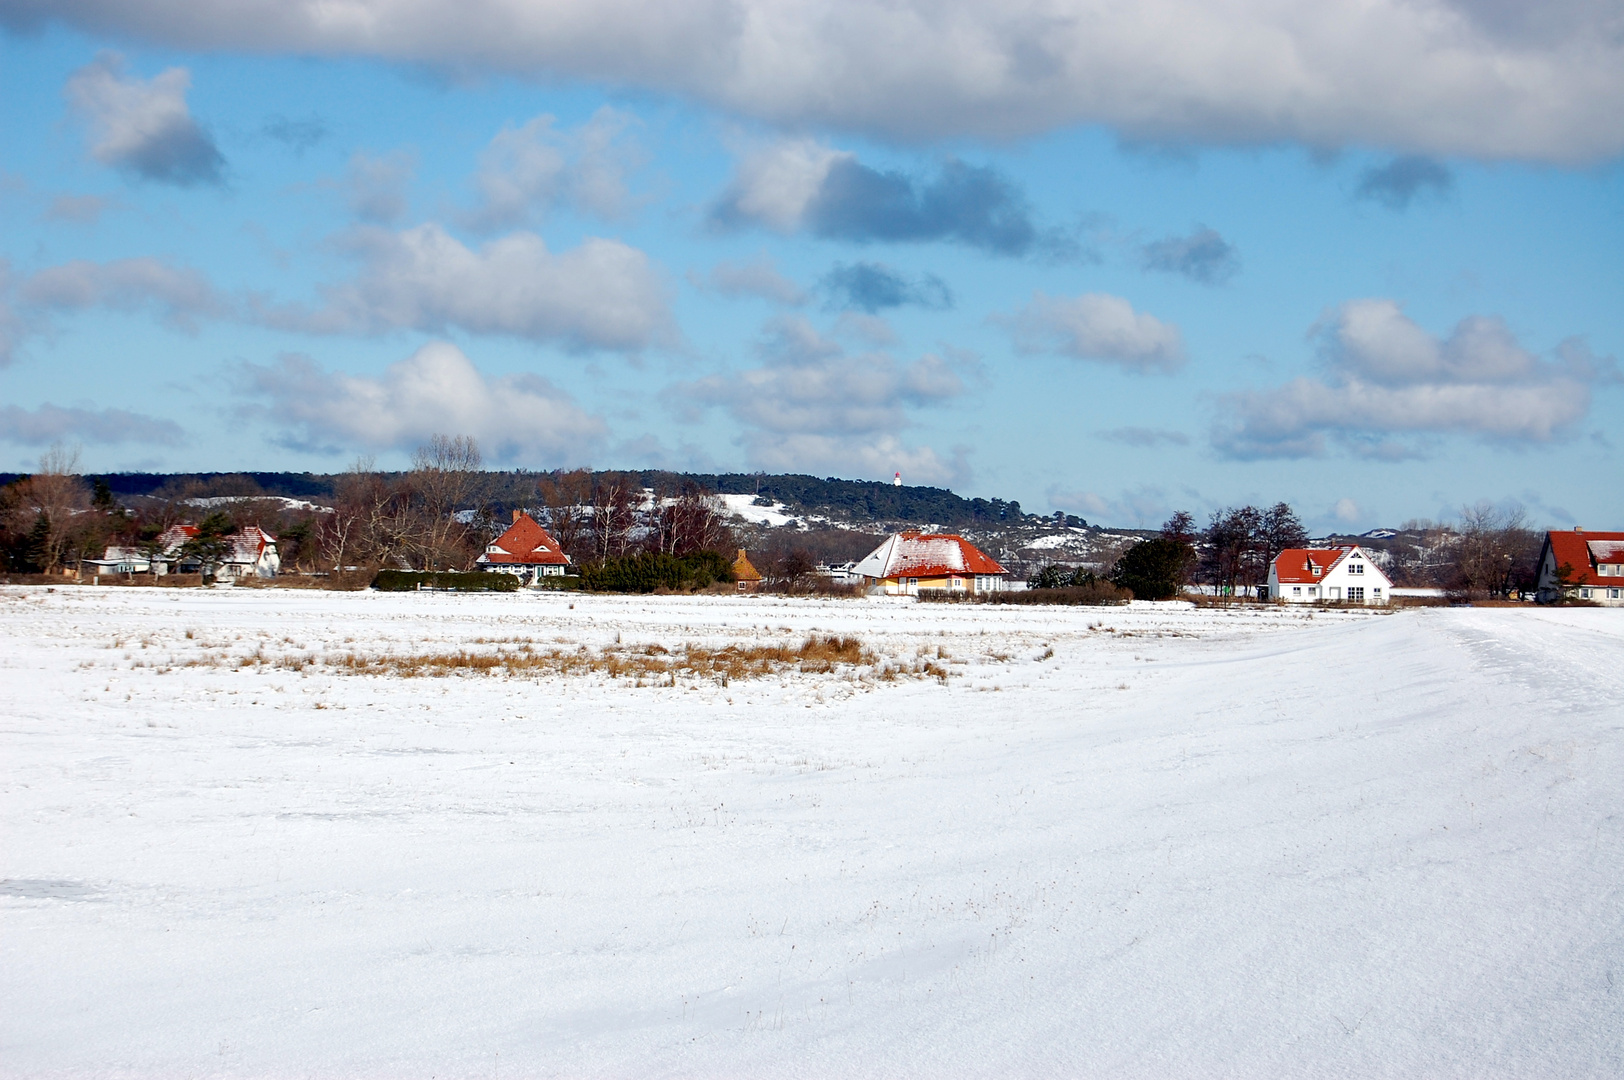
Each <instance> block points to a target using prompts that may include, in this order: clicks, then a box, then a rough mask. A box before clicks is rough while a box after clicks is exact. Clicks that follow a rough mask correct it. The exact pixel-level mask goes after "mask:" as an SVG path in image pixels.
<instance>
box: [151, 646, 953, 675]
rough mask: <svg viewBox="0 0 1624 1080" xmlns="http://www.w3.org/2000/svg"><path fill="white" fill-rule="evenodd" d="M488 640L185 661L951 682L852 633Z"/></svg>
mask: <svg viewBox="0 0 1624 1080" xmlns="http://www.w3.org/2000/svg"><path fill="white" fill-rule="evenodd" d="M498 640H499V644H496V643H494V642H491V641H490V640H489V639H487V640H484V641H479V642H476V644H496V647H495V648H487V649H470V648H459V649H455V650H447V651H443V652H424V653H377V654H366V653H360V652H354V651H350V652H344V653H331V654H328V655H326V656H321V657H318V656H316V655H315V654H314V653H299V654H286V655H283V656H279V657H270V656H267V655H266V654H265V652H264V650H263V647H261V648H260V649H257V650H256V651H255V652H253V653H251V654H248V655H237V656H230V655H226V654H224V653H218V654H214V655H212V656H205V657H202V658H198V659H193V660H190V661H187V662H185V663H184V664H183V665H182V666H185V667H225V668H236V669H238V670H247V669H258V668H272V669H280V670H285V671H298V672H304V671H310V670H319V671H331V672H335V673H338V674H345V675H386V676H394V677H397V678H445V677H448V676H452V675H503V676H508V677H521V678H522V677H531V678H534V677H544V676H579V675H601V676H607V677H608V678H611V679H625V680H628V681H631V682H633V683H635V684H636V685H638V686H648V685H664V686H675V685H676V683H677V681H678V680H679V679H681V680H684V681H688V682H694V681H701V680H703V681H710V682H717V683H720V684H721V685H723V686H726V685H727V684H728V683H729V682H731V681H732V680H734V679H761V678H769V677H773V676H779V675H790V674H803V675H823V674H834V673H843V674H845V675H846V676H847V677H850V678H856V679H862V680H871V679H872V680H877V681H884V682H891V681H895V680H897V679H899V678H934V679H937V680H939V681H941V682H943V683H946V682H947V678H948V669H947V668H946V667H945V666H943V665H942V664H941V663H939V662H938V660H940V659H943V658H945V654H942V653H941V650H939V649H938V650H936V654H937V655H936V656H931V655H929V654H925V655H921V656H919V657H916V658H915V659H914V660H913V661H912V662H898V661H889V660H887V659H885V658H883V657H881V656H878V655H876V654H875V653H874V652H873V651H871V650H870V649H868V648H867V647H865V646H864V645H863V643H862V642H861V641H859V640H858V639H857V638H854V637H842V636H839V635H835V634H823V635H818V634H813V635H811V636H810V637H808V638H806V639H805V640H804V641H802V642H801V643H800V644H799V645H796V646H790V645H761V644H752V645H737V644H735V645H724V646H722V647H720V648H712V647H709V646H705V645H700V644H697V643H694V642H689V643H687V644H684V645H682V646H680V647H679V648H678V649H676V650H673V649H668V648H666V647H665V646H662V645H630V644H628V645H620V644H615V645H608V646H605V647H603V648H602V649H598V650H593V649H589V648H588V647H587V646H585V645H580V646H576V647H573V648H560V647H557V646H556V645H553V646H541V647H538V646H537V644H536V643H535V642H532V641H526V640H521V639H516V638H506V639H498Z"/></svg>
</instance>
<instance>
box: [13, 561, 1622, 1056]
mask: <svg viewBox="0 0 1624 1080" xmlns="http://www.w3.org/2000/svg"><path fill="white" fill-rule="evenodd" d="M571 604H573V605H574V606H573V607H571V606H570V605H571ZM814 628H815V629H816V630H817V632H819V633H826V632H835V633H841V634H855V635H857V636H859V637H860V638H861V639H862V640H863V641H864V643H865V644H866V645H867V646H868V647H869V648H870V649H872V650H873V651H874V652H876V653H877V654H879V655H881V656H882V657H887V658H890V659H891V660H892V661H896V662H912V663H917V662H918V660H919V658H920V657H921V656H922V655H923V654H924V653H926V652H928V653H929V655H930V657H931V658H933V659H935V661H936V662H937V663H939V664H940V665H942V666H944V667H946V669H947V670H948V671H949V672H950V674H949V675H948V677H947V679H946V682H945V683H944V682H942V681H940V680H939V679H936V678H903V679H899V680H896V681H891V682H887V681H881V680H875V679H873V678H871V677H870V676H869V675H868V674H865V673H862V672H857V671H854V670H852V669H849V668H848V669H837V670H836V671H834V672H831V673H827V674H819V675H808V674H794V675H782V676H777V677H772V678H767V679H761V680H741V679H734V680H731V681H730V682H729V684H728V685H726V686H723V685H721V683H720V682H719V681H702V682H695V681H693V680H687V679H683V678H677V679H676V680H675V685H661V686H653V685H646V686H642V687H639V686H636V685H634V684H633V683H631V682H629V681H627V680H623V679H613V680H611V679H609V678H607V677H606V676H604V675H602V674H601V673H600V674H590V673H589V674H584V675H575V676H568V677H563V676H556V675H548V676H543V677H536V678H528V677H510V676H506V675H483V674H481V675H455V676H450V677H437V678H428V677H420V678H405V677H400V676H391V675H358V674H345V673H341V671H340V669H339V668H338V667H336V666H335V665H336V663H337V662H338V660H339V659H340V658H341V657H343V656H347V655H381V654H383V653H391V654H394V655H408V654H412V653H422V652H431V651H446V650H448V649H459V648H461V649H467V650H469V651H472V652H475V653H478V652H480V651H481V650H484V651H490V650H500V649H513V648H517V647H519V645H520V643H522V642H525V641H533V642H535V643H536V646H537V647H538V648H540V647H543V646H545V647H546V648H549V649H574V648H576V647H577V646H578V645H580V644H585V645H587V646H589V649H593V650H596V649H601V648H604V647H608V646H612V645H614V644H615V643H616V641H617V637H618V639H619V642H620V645H621V647H622V648H628V647H631V646H636V645H642V644H653V643H658V644H661V645H663V646H665V647H667V648H674V647H680V646H682V645H684V644H686V643H698V644H704V645H709V646H713V647H714V646H719V645H723V644H727V643H730V642H733V643H745V644H748V643H777V644H796V643H798V642H800V641H801V640H803V639H804V638H805V637H806V635H807V634H808V633H811V632H813V630H814ZM0 641H3V645H0V720H3V724H0V730H3V735H0V791H3V801H0V829H3V847H0V878H3V879H4V880H3V881H0V1072H3V1073H4V1074H6V1075H13V1076H27V1075H50V1074H63V1075H69V1074H71V1075H88V1074H95V1075H143V1076H191V1077H202V1076H217V1075H218V1076H276V1077H291V1076H341V1075H342V1076H376V1077H385V1076H387V1077H403V1076H414V1077H415V1076H423V1077H427V1076H431V1075H437V1076H571V1077H579V1076H636V1077H648V1076H673V1075H676V1076H707V1077H711V1076H731V1077H743V1076H752V1077H758V1076H768V1077H770V1076H797V1077H821V1076H870V1075H884V1076H930V1077H941V1076H1000V1077H1004V1076H1084V1075H1099V1076H1156V1077H1165V1076H1201V1077H1210V1076H1237V1077H1241V1076H1244V1077H1254V1076H1347V1077H1366V1076H1406V1077H1414V1076H1428V1077H1434V1076H1539V1077H1553V1076H1562V1077H1573V1076H1615V1077H1616V1076H1619V1075H1621V1074H1624V675H1621V672H1624V617H1621V616H1620V613H1618V612H1615V611H1604V610H1551V611H1546V610H1540V611H1526V610H1506V609H1494V610H1451V609H1428V610H1419V611H1411V612H1405V613H1400V614H1394V615H1379V614H1363V613H1347V614H1324V613H1321V614H1318V615H1317V616H1313V617H1310V616H1309V615H1308V614H1307V613H1303V612H1291V613H1275V612H1264V613H1258V612H1241V613H1223V612H1198V611H1194V610H1188V609H1185V608H1183V607H1166V608H1158V607H1155V606H1150V605H1140V606H1136V607H1134V608H1133V609H1131V610H1122V609H1107V610H1104V611H1102V610H1100V609H1067V610H1059V611H1054V610H1050V611H1045V610H1040V609H1036V608H1015V607H1010V608H985V607H967V606H949V605H915V604H910V603H896V602H886V601H877V600H865V601H785V600H773V599H767V598H755V599H736V598H699V599H693V600H686V599H674V598H666V599H623V598H580V597H575V598H571V597H568V596H565V595H541V596H537V595H522V596H464V597H459V596H450V595H444V594H438V595H428V594H403V595H402V594H396V595H373V594H323V593H314V592H297V591H260V590H254V591H250V590H244V589H238V590H221V591H202V590H179V589H166V590H138V589H122V588H106V589H89V588H76V589H61V590H57V591H55V592H50V593H47V592H46V591H45V590H43V589H9V590H0ZM938 650H940V651H941V653H942V654H944V655H943V656H941V657H940V658H937V651H938ZM255 657H257V659H255ZM244 658H249V659H248V663H249V666H247V667H242V666H240V665H241V664H242V663H243V660H244ZM301 658H302V659H301ZM279 661H280V662H283V663H285V666H280V667H279V666H277V663H278V662H279ZM189 663H190V664H192V665H193V666H187V665H188V664H189ZM670 681H671V680H667V682H670Z"/></svg>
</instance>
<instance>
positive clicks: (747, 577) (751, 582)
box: [733, 548, 761, 592]
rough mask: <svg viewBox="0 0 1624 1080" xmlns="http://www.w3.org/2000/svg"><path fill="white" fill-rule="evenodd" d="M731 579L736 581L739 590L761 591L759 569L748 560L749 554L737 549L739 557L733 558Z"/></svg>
mask: <svg viewBox="0 0 1624 1080" xmlns="http://www.w3.org/2000/svg"><path fill="white" fill-rule="evenodd" d="M733 580H734V581H735V582H737V583H738V588H739V591H740V592H760V591H761V571H760V570H757V569H756V568H755V566H754V565H753V564H752V563H751V562H750V556H748V555H746V554H745V553H744V549H743V548H740V549H739V557H738V558H737V559H734V560H733Z"/></svg>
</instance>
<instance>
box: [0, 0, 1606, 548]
mask: <svg viewBox="0 0 1624 1080" xmlns="http://www.w3.org/2000/svg"><path fill="white" fill-rule="evenodd" d="M1620 101H1624V3H1621V2H1619V0H1558V2H1555V3H1551V4H1548V5H1540V6H1539V7H1538V9H1537V10H1535V9H1532V8H1527V7H1526V6H1525V5H1521V4H1516V3H1512V2H1509V0H1455V2H1452V3H1443V2H1420V0H1407V2H1400V0H1328V2H1326V3H1323V4H1315V5H1302V4H1291V3H1284V2H1281V0H1224V2H1221V3H1212V2H1210V0H1146V2H1143V3H1131V4H1130V3H1116V2H1103V0H1042V2H1038V0H1002V2H997V3H993V2H986V0H957V2H951V3H932V4H925V3H918V2H911V0H899V2H897V3H893V4H887V5H873V4H866V3H855V2H854V3H847V2H844V0H824V2H822V3H815V4H813V3H800V2H795V0H728V2H723V0H706V2H695V3H692V4H682V5H671V4H659V3H647V2H644V0H596V2H585V0H560V2H555V3H519V2H517V0H459V2H457V3H451V2H449V0H348V2H346V3H344V4H337V5H335V4H331V3H326V2H318V0H277V2H271V0H148V2H145V3H133V4H132V3H128V2H114V0H51V2H49V3H47V2H45V0H0V469H14V470H18V471H27V470H28V469H29V468H31V467H32V466H33V464H34V463H35V462H36V461H37V460H38V458H39V456H40V454H41V453H42V452H43V451H44V450H45V449H46V448H48V447H50V446H52V445H54V444H58V443H60V444H62V445H65V446H69V447H77V448H79V449H80V452H81V460H82V462H83V464H84V466H85V468H87V469H89V470H92V471H115V470H117V471H126V470H151V471H205V470H207V471H235V470H312V471H320V472H331V471H338V470H341V469H343V468H346V467H347V466H349V465H350V464H351V463H352V462H354V461H356V460H357V459H358V458H365V457H370V458H372V459H373V460H374V461H375V462H376V463H377V464H378V465H379V466H381V467H386V468H388V467H398V466H400V465H402V464H404V463H405V462H406V461H407V460H408V459H409V456H410V453H411V451H412V449H413V448H414V447H415V446H417V445H420V444H421V443H422V442H424V441H426V439H427V438H428V437H429V436H431V435H433V434H435V433H448V434H470V435H473V436H475V437H476V438H477V439H478V440H479V443H480V446H481V447H482V449H483V451H484V454H485V460H486V463H487V464H488V465H490V466H493V467H502V468H528V469H553V468H560V467H570V466H581V465H589V466H593V467H597V468H668V469H679V470H691V471H707V472H708V471H755V470H762V471H767V472H800V473H811V474H814V475H819V476H840V477H850V478H858V479H875V480H886V479H890V478H891V476H892V475H893V473H895V472H901V474H902V477H903V479H904V481H905V482H907V483H919V484H933V485H942V486H947V487H951V488H952V489H953V490H955V491H958V492H960V493H961V494H965V495H970V496H976V495H979V496H986V497H994V496H996V497H1001V498H1006V499H1018V500H1019V501H1020V503H1021V505H1022V507H1023V508H1024V509H1026V510H1028V511H1033V512H1040V513H1049V512H1053V511H1065V512H1067V513H1072V514H1077V515H1080V516H1082V517H1084V518H1086V519H1087V520H1089V521H1093V522H1101V523H1106V524H1116V525H1123V526H1133V525H1155V524H1158V523H1159V522H1160V521H1162V520H1163V519H1164V518H1165V517H1166V516H1167V515H1168V514H1169V513H1170V512H1171V511H1172V510H1175V509H1188V510H1191V511H1193V512H1194V513H1196V515H1197V516H1198V517H1203V518H1204V517H1205V516H1206V514H1208V513H1210V512H1211V511H1213V510H1214V509H1217V508H1219V507H1223V506H1227V505H1234V504H1240V503H1246V502H1268V503H1273V502H1275V501H1277V500H1282V499H1283V500H1286V501H1288V502H1290V503H1292V504H1293V505H1294V506H1295V507H1297V509H1298V510H1299V512H1300V513H1301V515H1302V516H1303V518H1304V519H1305V520H1306V521H1307V523H1308V524H1309V525H1310V527H1311V528H1314V529H1317V530H1331V529H1335V530H1338V531H1344V530H1346V531H1359V530H1364V529H1369V528H1373V527H1378V526H1393V525H1397V524H1399V523H1402V522H1404V521H1407V520H1410V519H1415V518H1430V519H1448V518H1451V517H1453V516H1455V515H1456V514H1457V513H1458V512H1459V510H1460V508H1461V507H1462V506H1463V505H1465V504H1471V503H1476V502H1479V501H1481V500H1488V501H1490V502H1493V503H1495V504H1497V505H1500V506H1504V507H1512V506H1522V507H1524V508H1526V510H1527V511H1528V513H1529V515H1530V517H1531V519H1532V520H1533V521H1535V522H1536V523H1538V524H1543V525H1549V526H1556V527H1563V526H1566V527H1571V526H1574V525H1579V526H1588V527H1590V528H1597V529H1599V528H1607V527H1612V528H1620V527H1624V450H1621V444H1624V425H1621V423H1620V418H1621V417H1624V376H1621V368H1620V365H1619V362H1618V357H1619V356H1620V355H1621V354H1624V266H1621V253H1624V170H1621V167H1620V157H1621V154H1624V110H1621V109H1619V108H1618V102H1620Z"/></svg>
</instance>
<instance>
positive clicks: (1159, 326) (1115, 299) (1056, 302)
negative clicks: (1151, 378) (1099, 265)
mask: <svg viewBox="0 0 1624 1080" xmlns="http://www.w3.org/2000/svg"><path fill="white" fill-rule="evenodd" d="M994 321H995V322H997V323H999V324H1001V325H1003V326H1004V327H1006V328H1007V329H1008V330H1009V331H1010V333H1011V334H1012V335H1013V336H1014V338H1015V347H1016V348H1017V349H1019V350H1020V351H1021V352H1025V353H1042V352H1046V353H1058V354H1060V355H1061V356H1070V357H1074V358H1076V359H1078V360H1096V361H1100V362H1103V363H1109V364H1118V365H1121V366H1122V367H1124V368H1127V369H1128V370H1129V371H1140V372H1153V371H1160V372H1171V371H1177V370H1178V369H1179V368H1181V367H1183V366H1184V338H1183V335H1181V334H1180V333H1179V329H1178V327H1176V326H1174V325H1173V324H1172V323H1165V322H1162V321H1161V320H1160V319H1158V318H1156V317H1155V316H1153V315H1147V314H1145V313H1144V312H1141V311H1135V310H1134V309H1133V305H1132V304H1130V303H1128V301H1126V300H1124V299H1122V298H1121V297H1120V296H1109V295H1106V294H1104V293H1084V294H1083V295H1081V296H1076V297H1067V296H1049V295H1047V294H1045V293H1043V292H1036V293H1034V294H1033V296H1032V303H1031V304H1029V305H1028V306H1026V307H1025V308H1023V309H1021V310H1020V311H1018V312H1016V313H1015V314H1014V315H1005V316H995V317H994Z"/></svg>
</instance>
